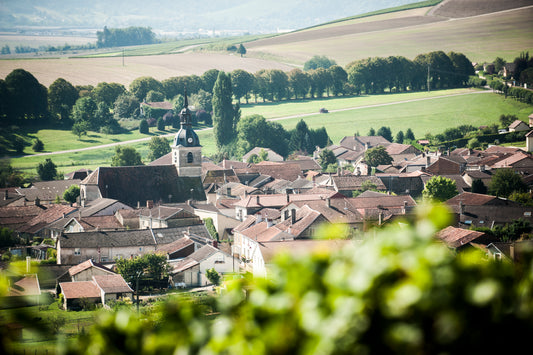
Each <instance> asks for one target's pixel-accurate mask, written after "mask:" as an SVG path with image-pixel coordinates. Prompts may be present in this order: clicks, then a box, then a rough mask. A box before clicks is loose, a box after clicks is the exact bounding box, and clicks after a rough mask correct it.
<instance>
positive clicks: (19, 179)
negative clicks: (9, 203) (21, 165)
mask: <svg viewBox="0 0 533 355" xmlns="http://www.w3.org/2000/svg"><path fill="white" fill-rule="evenodd" d="M24 180H25V179H24V175H23V174H22V172H21V171H19V170H17V169H15V168H13V166H12V165H11V162H10V161H9V159H0V187H12V186H13V187H19V186H22V184H23V183H24Z"/></svg>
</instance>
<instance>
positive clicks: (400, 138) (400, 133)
mask: <svg viewBox="0 0 533 355" xmlns="http://www.w3.org/2000/svg"><path fill="white" fill-rule="evenodd" d="M403 140H404V134H403V131H398V133H396V138H394V141H395V142H396V143H400V144H402V143H403Z"/></svg>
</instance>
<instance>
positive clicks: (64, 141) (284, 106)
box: [12, 89, 533, 173]
mask: <svg viewBox="0 0 533 355" xmlns="http://www.w3.org/2000/svg"><path fill="white" fill-rule="evenodd" d="M461 94H466V95H461ZM320 107H326V108H328V109H329V110H330V113H328V114H319V113H318V110H319V108H320ZM532 111H533V107H532V106H531V105H526V104H523V103H520V102H517V101H515V100H513V99H505V98H504V97H503V96H500V95H497V94H493V93H487V92H480V91H474V90H468V89H456V90H446V91H434V92H430V93H427V92H426V93H407V94H389V95H376V96H369V97H364V96H363V97H350V98H329V99H322V100H311V101H305V102H290V103H289V102H283V103H279V104H267V105H261V104H259V105H254V104H250V105H242V115H243V117H244V116H247V115H251V114H261V115H263V116H265V117H267V118H269V119H278V120H279V121H278V122H279V123H281V124H282V125H283V126H284V127H285V128H286V129H292V128H294V127H295V126H296V124H297V123H298V121H300V120H301V119H304V120H305V121H306V123H307V124H308V125H309V127H311V128H319V127H322V126H324V127H325V128H326V130H327V131H328V134H329V136H330V137H331V139H332V141H333V142H334V143H338V142H339V140H340V139H341V138H342V137H344V136H346V135H352V134H354V133H356V132H359V134H361V135H366V134H367V132H368V131H369V130H370V128H371V127H372V128H374V129H376V130H377V129H378V128H379V127H381V126H388V127H390V128H391V130H392V133H393V135H396V133H397V132H398V131H399V130H404V131H405V130H407V128H411V129H412V130H413V132H414V133H415V135H416V137H418V138H421V137H423V136H424V135H425V134H426V133H431V134H437V133H441V132H442V131H444V130H445V129H446V128H449V127H455V126H458V125H461V124H471V125H474V126H481V125H488V124H492V123H498V118H499V116H500V115H501V114H503V113H504V114H513V115H516V116H517V117H519V118H520V119H522V120H524V121H527V117H528V115H529V114H531V112H532ZM291 116H292V117H291ZM287 117H288V118H287ZM152 133H155V134H163V133H169V132H154V131H153V132H152ZM33 135H35V136H38V137H40V139H41V140H43V142H44V144H45V148H47V147H52V146H54V145H57V144H59V143H54V141H56V142H61V149H64V147H79V146H80V143H79V141H78V140H77V138H76V137H75V136H74V135H72V133H70V132H69V131H56V130H54V131H51V130H39V131H37V132H34V133H33ZM198 135H199V137H200V142H201V144H202V147H203V150H202V151H203V154H204V155H211V154H214V153H215V152H216V147H215V144H214V139H213V135H212V130H201V131H198ZM139 136H141V135H139V134H138V133H137V132H132V133H131V135H125V136H104V135H101V134H97V133H91V134H90V135H89V136H88V137H86V138H84V140H85V141H86V142H85V143H84V144H86V143H88V142H87V140H91V141H92V142H89V143H90V144H92V145H98V144H105V143H110V142H113V140H117V141H118V140H124V139H134V138H138V137H139ZM145 137H147V138H149V137H150V136H145ZM131 146H133V147H135V148H136V149H137V150H138V151H140V153H141V154H142V156H143V159H146V156H147V155H148V148H147V142H146V141H145V142H138V143H135V144H131ZM47 149H50V148H47ZM57 149H60V148H59V146H57ZM113 151H114V148H113V147H110V148H103V149H97V150H86V151H78V152H72V153H63V154H55V155H49V156H30V157H23V158H14V159H12V163H13V165H14V166H16V167H19V168H22V169H28V171H30V172H32V171H34V169H35V167H36V166H37V164H38V163H39V162H41V161H44V159H45V158H51V159H52V160H53V161H54V163H56V164H57V165H58V166H59V170H60V171H63V172H65V173H68V172H70V171H73V170H76V169H78V168H80V167H89V168H94V167H97V166H106V165H109V164H110V161H111V156H112V155H113ZM26 152H27V153H31V150H30V149H29V148H27V149H26Z"/></svg>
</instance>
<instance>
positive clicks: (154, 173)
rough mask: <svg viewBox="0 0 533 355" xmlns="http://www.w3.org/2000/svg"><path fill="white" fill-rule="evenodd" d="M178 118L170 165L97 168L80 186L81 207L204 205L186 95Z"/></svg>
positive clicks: (199, 154) (199, 153) (197, 146)
mask: <svg viewBox="0 0 533 355" xmlns="http://www.w3.org/2000/svg"><path fill="white" fill-rule="evenodd" d="M179 116H180V129H179V131H178V132H177V133H176V136H175V137H174V141H173V143H172V147H171V148H172V152H171V156H172V163H171V164H168V165H141V166H117V167H99V168H97V169H96V170H95V171H93V172H92V173H91V174H90V175H89V176H87V178H85V179H84V180H83V181H82V182H81V183H80V200H81V204H82V206H86V205H89V204H90V203H91V202H92V201H94V200H97V199H99V198H110V199H115V200H118V201H120V202H122V203H124V204H126V205H128V206H131V207H137V206H145V205H147V204H148V203H149V202H151V203H155V204H157V203H183V202H186V201H187V200H196V201H205V200H206V196H205V192H204V189H203V185H202V179H201V174H202V146H201V145H200V140H199V138H198V135H197V134H196V132H195V131H194V130H193V129H192V123H191V111H190V110H189V107H188V100H187V95H185V104H184V108H183V109H182V110H181V112H180V114H179Z"/></svg>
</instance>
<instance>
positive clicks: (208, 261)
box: [170, 244, 239, 287]
mask: <svg viewBox="0 0 533 355" xmlns="http://www.w3.org/2000/svg"><path fill="white" fill-rule="evenodd" d="M170 266H171V267H172V270H171V272H170V280H171V284H172V285H174V286H175V287H195V286H207V285H209V284H210V282H209V280H208V279H207V276H206V271H207V270H209V269H215V271H217V272H218V273H221V274H226V273H232V272H236V271H238V268H239V264H238V261H237V260H235V259H234V258H233V257H232V256H231V255H229V254H226V253H224V252H223V251H221V250H220V249H217V248H215V247H214V246H212V245H209V244H206V245H204V246H203V247H201V248H200V249H198V250H197V251H195V252H194V253H192V254H191V255H189V256H187V257H186V258H185V259H182V260H179V261H177V262H171V263H170Z"/></svg>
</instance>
